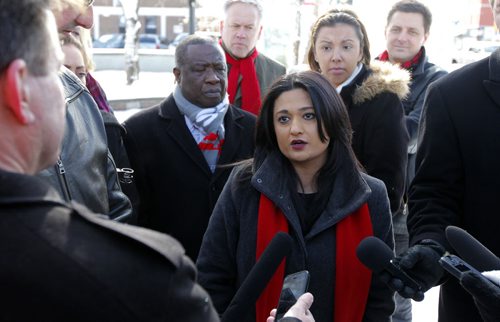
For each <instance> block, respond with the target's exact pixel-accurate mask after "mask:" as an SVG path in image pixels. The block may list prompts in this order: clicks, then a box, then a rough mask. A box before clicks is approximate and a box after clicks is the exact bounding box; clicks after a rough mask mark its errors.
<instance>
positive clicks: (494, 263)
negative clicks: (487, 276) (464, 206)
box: [445, 226, 500, 272]
mask: <svg viewBox="0 0 500 322" xmlns="http://www.w3.org/2000/svg"><path fill="white" fill-rule="evenodd" d="M445 232H446V239H447V240H448V242H449V243H450V245H451V247H453V249H454V250H455V251H456V252H457V254H458V255H459V256H460V257H461V258H462V259H463V260H464V261H466V262H467V263H468V264H469V265H471V266H472V267H474V268H475V269H477V270H478V271H480V272H484V271H492V270H500V259H499V258H498V257H497V256H496V255H495V254H493V253H492V252H491V251H490V250H489V249H488V248H486V246H484V245H483V244H481V243H480V242H479V241H478V240H477V239H475V238H474V237H473V236H472V235H471V234H469V233H468V232H466V231H465V230H463V229H462V228H459V227H456V226H448V227H446V231H445Z"/></svg>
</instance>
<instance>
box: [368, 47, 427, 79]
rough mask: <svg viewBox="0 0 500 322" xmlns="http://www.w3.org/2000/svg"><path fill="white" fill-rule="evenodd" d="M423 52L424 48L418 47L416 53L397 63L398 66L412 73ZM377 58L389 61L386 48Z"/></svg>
mask: <svg viewBox="0 0 500 322" xmlns="http://www.w3.org/2000/svg"><path fill="white" fill-rule="evenodd" d="M423 52H424V49H423V48H420V50H419V51H418V53H417V54H416V55H415V56H414V57H413V58H412V59H410V60H408V61H405V62H403V63H401V64H399V66H400V67H401V68H403V69H406V70H408V71H409V72H410V73H413V71H414V70H415V68H417V66H418V64H419V63H420V59H421V58H422V54H423ZM378 59H379V60H381V61H389V53H388V52H387V50H386V51H384V52H383V53H381V54H380V55H379V56H378Z"/></svg>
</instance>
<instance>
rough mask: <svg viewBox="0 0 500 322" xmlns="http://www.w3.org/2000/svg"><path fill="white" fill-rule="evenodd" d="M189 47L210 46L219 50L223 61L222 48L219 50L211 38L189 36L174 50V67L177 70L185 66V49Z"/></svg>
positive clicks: (215, 41)
mask: <svg viewBox="0 0 500 322" xmlns="http://www.w3.org/2000/svg"><path fill="white" fill-rule="evenodd" d="M190 45H212V46H214V47H216V48H218V49H219V50H220V52H221V54H222V57H224V59H225V56H224V54H223V51H222V48H220V46H219V44H218V43H217V40H215V39H213V38H211V37H202V36H197V35H189V36H187V37H186V38H184V39H183V40H182V41H181V43H180V44H179V45H178V46H177V48H176V49H175V66H176V67H177V68H182V67H183V66H184V65H185V63H186V61H185V59H186V56H187V48H188V47H189V46H190Z"/></svg>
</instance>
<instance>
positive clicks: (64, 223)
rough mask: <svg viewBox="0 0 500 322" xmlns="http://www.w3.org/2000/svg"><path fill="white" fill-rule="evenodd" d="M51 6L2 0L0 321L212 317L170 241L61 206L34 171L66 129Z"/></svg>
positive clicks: (42, 1)
mask: <svg viewBox="0 0 500 322" xmlns="http://www.w3.org/2000/svg"><path fill="white" fill-rule="evenodd" d="M48 8H49V5H48V2H47V1H46V0H16V1H10V0H0V30H2V31H3V32H2V33H0V43H7V42H8V43H9V44H11V45H10V46H0V137H1V138H2V139H1V140H0V150H1V151H2V153H1V154H0V262H1V263H2V265H0V288H1V290H2V293H3V294H4V295H5V296H2V309H1V310H0V320H1V321H156V320H161V321H188V322H189V321H192V322H199V321H208V322H211V321H214V322H217V321H219V317H218V316H217V314H216V312H215V310H214V308H213V306H212V303H211V301H210V298H209V296H208V294H207V293H206V292H205V291H204V290H203V289H202V288H201V287H200V286H199V285H198V284H197V283H196V269H195V267H194V265H193V263H192V262H191V261H190V260H189V259H188V258H187V257H186V256H185V255H184V250H183V248H182V246H181V245H180V244H179V243H178V242H177V241H176V240H174V239H173V238H171V237H169V236H167V235H164V234H160V233H157V232H154V231H150V230H146V229H142V228H138V227H132V226H128V225H123V224H120V223H116V222H113V221H110V220H107V219H104V218H105V216H104V215H96V214H94V213H92V212H90V211H89V210H87V209H86V208H84V207H83V206H80V205H78V204H76V203H73V204H67V203H65V201H63V200H62V199H61V197H60V196H59V194H58V193H57V191H56V190H55V189H54V188H53V187H51V186H50V185H49V184H47V183H46V182H45V181H43V180H41V179H40V178H38V177H36V176H34V174H36V173H37V172H38V171H40V170H41V169H43V168H46V167H48V166H50V165H51V164H53V163H54V161H55V160H56V159H57V156H58V154H59V150H60V143H61V141H62V139H63V136H64V127H65V115H64V114H65V105H64V96H63V88H62V86H61V85H62V84H61V82H60V79H59V76H58V71H60V68H61V66H62V56H63V53H62V50H61V47H60V45H59V43H58V36H57V32H56V24H55V19H54V16H53V14H52V13H51V11H49V9H48ZM19 22H22V23H19ZM14 30H16V31H17V32H14ZM48 93H50V95H48ZM7 294H8V295H7ZM309 306H310V301H307V302H306V301H299V302H298V303H297V304H296V305H295V307H294V308H293V311H292V310H291V312H297V313H295V314H292V317H293V316H296V317H299V318H300V317H301V316H304V314H305V313H304V312H307V310H308V308H309ZM291 312H290V313H291ZM301 314H302V315H301ZM287 319H289V318H287ZM285 321H286V320H285ZM291 321H294V320H291ZM309 321H310V320H304V322H309Z"/></svg>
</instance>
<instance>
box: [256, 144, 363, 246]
mask: <svg viewBox="0 0 500 322" xmlns="http://www.w3.org/2000/svg"><path fill="white" fill-rule="evenodd" d="M287 169H288V166H287V165H286V164H284V161H283V160H282V158H281V157H280V156H279V153H278V152H273V153H270V154H269V155H268V156H267V157H266V159H265V160H264V162H263V163H262V165H261V167H260V168H259V169H257V170H256V171H255V174H254V175H253V176H252V179H251V182H252V186H253V187H255V188H256V189H257V190H258V191H260V192H261V193H263V194H264V195H266V196H267V197H268V198H269V199H270V200H272V201H273V202H274V204H275V205H277V206H278V207H280V209H281V210H282V211H283V214H284V215H285V217H286V218H287V220H288V221H289V223H290V224H291V225H292V227H293V228H294V229H295V230H297V231H301V228H300V222H299V219H298V215H297V214H296V211H295V209H294V207H293V204H292V197H291V195H290V191H289V186H288V184H287V180H286V179H285V176H284V171H287ZM352 180H353V179H352V178H347V177H346V176H345V175H344V173H343V171H342V170H340V171H339V172H338V175H337V177H336V178H335V182H334V184H333V193H332V195H331V197H330V200H329V201H328V204H327V206H326V211H324V212H323V213H322V214H321V215H320V217H319V218H318V220H317V222H316V223H315V224H314V225H313V227H312V228H311V230H310V232H309V234H308V236H314V235H317V234H319V233H320V232H322V231H324V230H325V229H328V228H329V227H331V226H333V225H335V224H336V223H338V222H339V221H341V220H342V219H344V218H345V217H347V216H348V215H350V214H351V213H353V212H354V211H356V210H357V209H358V208H359V207H361V205H362V204H363V203H365V202H366V201H367V200H368V198H369V196H370V194H371V189H370V187H369V186H368V184H367V183H366V181H365V179H364V178H363V177H362V176H360V177H359V180H358V184H357V185H358V188H357V189H356V191H355V193H354V194H352V195H347V194H346V193H345V189H344V188H343V187H344V186H345V185H346V183H347V182H348V181H352ZM355 180H356V179H355Z"/></svg>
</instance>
